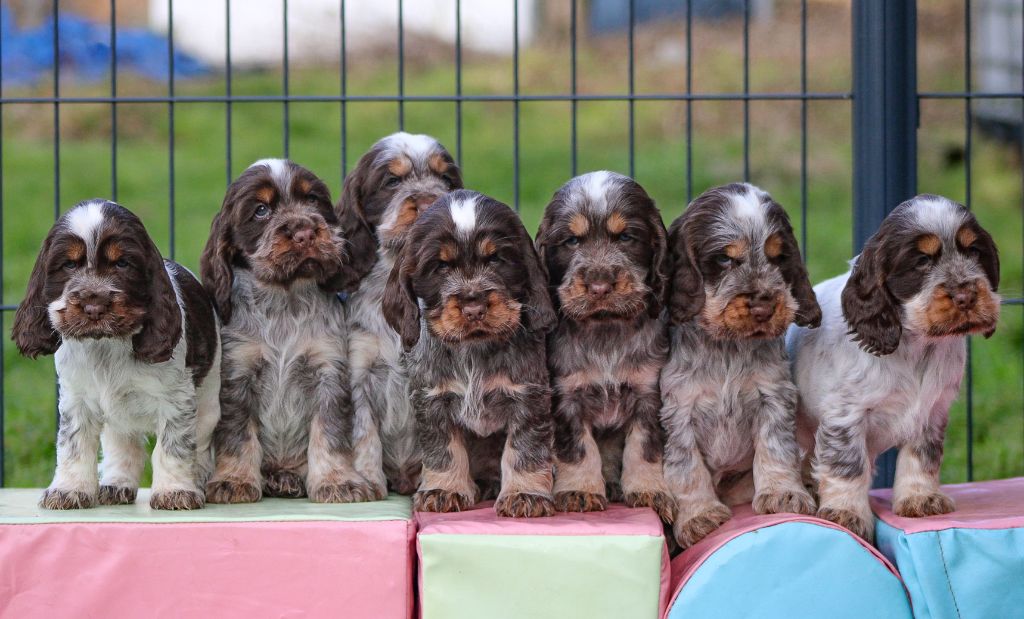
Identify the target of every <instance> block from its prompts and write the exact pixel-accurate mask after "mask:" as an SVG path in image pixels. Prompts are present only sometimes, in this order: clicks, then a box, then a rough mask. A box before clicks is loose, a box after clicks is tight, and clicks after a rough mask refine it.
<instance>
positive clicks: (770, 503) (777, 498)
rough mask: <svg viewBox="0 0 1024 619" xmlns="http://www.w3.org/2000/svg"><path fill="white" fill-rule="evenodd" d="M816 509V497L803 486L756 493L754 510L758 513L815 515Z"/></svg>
mask: <svg viewBox="0 0 1024 619" xmlns="http://www.w3.org/2000/svg"><path fill="white" fill-rule="evenodd" d="M816 510H817V506H816V505H815V504H814V499H813V498H811V495H810V494H809V493H808V492H807V491H806V490H804V489H803V488H799V489H795V490H776V491H767V492H759V493H757V494H756V495H754V511H755V512H756V513H758V514H803V515H804V516H813V515H814V514H815V512H816Z"/></svg>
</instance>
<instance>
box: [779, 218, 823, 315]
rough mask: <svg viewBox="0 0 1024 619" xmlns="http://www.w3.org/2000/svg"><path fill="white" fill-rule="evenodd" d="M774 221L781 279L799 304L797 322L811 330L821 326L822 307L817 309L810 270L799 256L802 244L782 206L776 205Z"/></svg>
mask: <svg viewBox="0 0 1024 619" xmlns="http://www.w3.org/2000/svg"><path fill="white" fill-rule="evenodd" d="M772 210H773V211H775V221H776V223H777V225H778V232H777V234H778V235H779V240H780V241H781V242H782V246H781V248H780V249H781V251H780V253H779V255H778V258H777V260H776V264H777V265H778V267H779V270H780V271H782V278H783V279H785V280H786V283H787V284H789V290H790V293H791V294H792V295H793V298H794V299H796V302H797V310H796V319H795V320H794V322H796V324H798V325H800V326H801V327H810V328H812V329H814V328H816V327H818V326H819V325H820V324H821V307H819V306H818V298H817V297H816V296H815V294H814V287H813V286H811V280H810V277H809V276H808V275H807V267H806V266H804V261H803V259H802V258H801V256H800V245H798V244H797V242H796V236H795V235H794V234H793V227H792V226H791V225H790V223H789V216H788V215H786V211H784V210H783V209H782V207H781V206H778V205H775V208H773V209H772Z"/></svg>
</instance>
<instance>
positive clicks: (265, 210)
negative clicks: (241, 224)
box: [252, 202, 270, 219]
mask: <svg viewBox="0 0 1024 619" xmlns="http://www.w3.org/2000/svg"><path fill="white" fill-rule="evenodd" d="M252 216H253V217H254V218H256V219H266V218H268V217H270V207H269V206H267V205H266V204H263V203H262V202H261V203H259V204H257V205H256V211H255V212H253V214H252Z"/></svg>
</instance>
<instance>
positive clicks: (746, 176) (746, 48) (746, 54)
mask: <svg viewBox="0 0 1024 619" xmlns="http://www.w3.org/2000/svg"><path fill="white" fill-rule="evenodd" d="M743 180H745V181H749V180H750V0H743Z"/></svg>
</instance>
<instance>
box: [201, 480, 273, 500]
mask: <svg viewBox="0 0 1024 619" xmlns="http://www.w3.org/2000/svg"><path fill="white" fill-rule="evenodd" d="M261 495H262V490H261V489H260V487H259V486H258V485H256V484H254V483H252V482H248V481H232V480H229V479H222V480H214V481H211V482H210V483H208V484H206V500H207V501H209V502H210V503H256V502H258V501H259V500H260V497H261Z"/></svg>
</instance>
